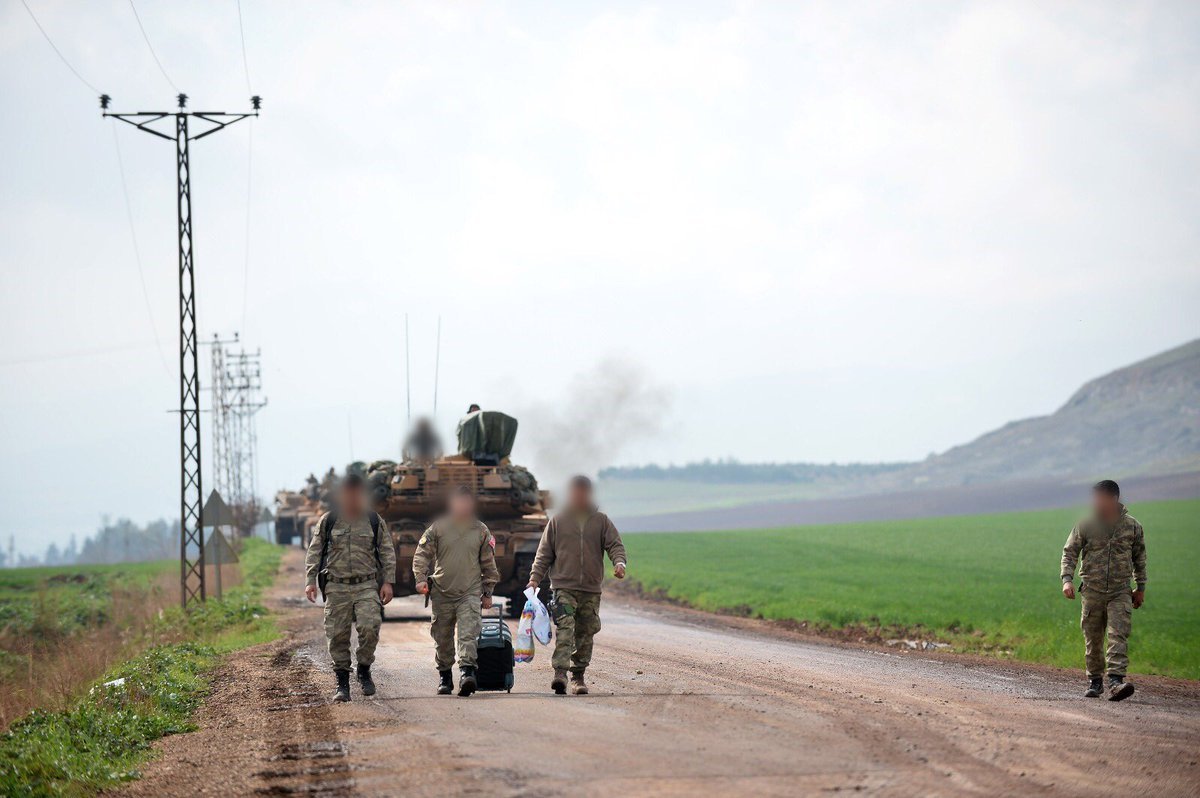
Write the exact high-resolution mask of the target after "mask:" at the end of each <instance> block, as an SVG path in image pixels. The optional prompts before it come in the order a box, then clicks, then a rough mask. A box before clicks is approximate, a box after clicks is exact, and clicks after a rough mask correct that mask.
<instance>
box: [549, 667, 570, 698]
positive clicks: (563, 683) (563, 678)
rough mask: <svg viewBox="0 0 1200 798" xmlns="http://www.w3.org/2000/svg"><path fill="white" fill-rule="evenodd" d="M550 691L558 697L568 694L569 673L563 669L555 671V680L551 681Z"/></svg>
mask: <svg viewBox="0 0 1200 798" xmlns="http://www.w3.org/2000/svg"><path fill="white" fill-rule="evenodd" d="M550 689H551V690H553V691H554V692H555V693H556V694H557V695H566V694H567V672H566V671H565V670H563V669H562V668H555V669H554V678H553V679H551V680H550Z"/></svg>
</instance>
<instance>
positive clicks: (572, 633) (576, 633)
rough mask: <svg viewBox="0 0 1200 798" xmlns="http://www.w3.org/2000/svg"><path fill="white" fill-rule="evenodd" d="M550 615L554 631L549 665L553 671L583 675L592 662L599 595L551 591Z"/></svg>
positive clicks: (576, 591)
mask: <svg viewBox="0 0 1200 798" xmlns="http://www.w3.org/2000/svg"><path fill="white" fill-rule="evenodd" d="M551 612H552V613H553V616H554V625H555V627H557V629H558V632H557V634H556V637H557V640H555V641H554V656H553V657H551V659H550V662H551V664H552V665H554V669H555V670H571V671H574V672H576V673H583V671H584V669H586V668H587V666H588V665H589V664H591V661H592V638H593V637H595V636H596V633H597V632H599V631H600V594H599V593H584V592H583V591H581V590H555V591H554V602H553V609H552V611H551Z"/></svg>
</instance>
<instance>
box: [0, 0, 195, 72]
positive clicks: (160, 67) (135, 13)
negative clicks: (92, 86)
mask: <svg viewBox="0 0 1200 798" xmlns="http://www.w3.org/2000/svg"><path fill="white" fill-rule="evenodd" d="M22 2H24V0H22ZM129 7H130V8H131V9H133V18H134V19H136V20H137V24H138V30H140V31H141V32H142V38H143V39H145V40H146V47H147V49H149V50H150V55H151V56H153V57H154V63H156V64H158V71H159V72H161V73H162V76H163V77H164V78H166V79H167V83H170V84H171V88H172V89H174V90H175V93H176V94H178V93H179V87H178V86H176V85H175V81H173V80H171V76H170V75H168V74H167V70H165V69H164V68H163V65H162V61H159V60H158V53H156V52H154V45H153V44H151V43H150V37H149V36H147V35H146V26H145V25H143V24H142V18H141V17H140V16H139V15H138V11H137V6H135V5H134V4H133V0H129Z"/></svg>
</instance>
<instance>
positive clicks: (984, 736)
mask: <svg viewBox="0 0 1200 798" xmlns="http://www.w3.org/2000/svg"><path fill="white" fill-rule="evenodd" d="M300 583H301V580H300V579H299V562H298V558H297V557H296V556H294V555H290V556H289V558H288V562H287V566H286V570H285V573H284V574H283V578H282V579H281V581H280V588H279V590H278V591H277V595H276V597H275V603H276V606H277V607H278V608H279V609H280V611H281V613H282V617H283V619H284V626H285V629H286V630H287V637H286V639H285V640H283V641H280V642H279V643H276V644H270V645H269V646H266V647H259V648H257V649H249V650H247V651H244V652H238V653H237V654H235V655H234V656H233V658H232V659H231V660H230V662H229V663H228V664H227V666H226V667H225V668H224V669H223V670H222V672H221V673H220V674H219V675H218V679H217V682H216V684H215V687H214V692H213V695H212V696H211V698H210V700H209V701H208V702H207V703H206V704H205V706H204V707H203V708H202V710H201V712H200V715H199V717H198V722H199V726H200V730H199V731H197V732H194V733H192V734H185V735H176V736H174V737H169V738H166V739H165V740H164V741H162V742H161V743H159V744H158V747H159V749H160V751H161V754H162V756H161V758H160V759H159V760H158V761H157V762H155V763H152V764H151V765H150V766H149V767H148V768H147V772H146V777H145V778H144V779H143V780H141V781H139V782H134V783H132V784H130V785H129V786H128V787H127V788H126V790H125V792H126V793H127V794H131V795H155V796H161V795H197V794H204V795H209V794H212V795H222V796H228V795H243V794H255V793H257V794H264V795H295V794H309V795H312V794H317V795H428V796H434V797H436V798H441V797H442V796H470V795H486V796H558V795H562V796H590V795H597V796H599V795H605V796H613V795H620V796H628V795H691V796H695V795H719V794H740V795H789V796H794V795H807V794H817V793H827V792H843V791H844V792H859V793H869V794H878V795H965V794H974V795H1011V794H1022V795H1030V794H1032V795H1081V796H1082V795H1087V796H1103V795H1120V796H1131V795H1133V796H1174V795H1179V796H1184V795H1187V796H1194V795H1197V794H1200V764H1198V760H1200V683H1196V682H1187V681H1180V680H1169V679H1160V678H1151V677H1143V678H1140V679H1138V680H1137V682H1138V685H1139V690H1138V692H1137V694H1136V695H1135V696H1134V697H1133V698H1131V699H1129V700H1127V701H1124V702H1121V703H1110V702H1108V701H1104V700H1097V699H1084V698H1082V696H1081V694H1082V691H1083V688H1084V686H1085V685H1084V684H1083V677H1082V674H1081V673H1080V672H1078V671H1075V672H1066V671H1061V670H1056V669H1051V668H1043V667H1037V666H1028V665H1020V664H1011V663H1001V662H997V661H993V660H983V659H979V658H974V657H966V656H958V655H954V654H944V653H936V654H934V653H926V652H906V653H897V652H895V651H890V650H889V651H879V650H873V649H870V648H862V647H854V646H850V645H845V644H841V645H839V644H836V643H831V642H828V641H824V640H820V639H814V638H809V637H803V636H800V635H796V634H791V633H787V632H782V631H779V630H778V629H775V628H773V627H770V626H769V625H767V624H764V623H762V622H757V621H751V620H743V619H729V618H721V617H716V616H710V615H706V614H703V613H699V612H694V611H691V610H684V609H676V608H671V607H665V606H661V605H656V604H650V603H646V602H642V601H639V600H636V599H630V598H617V597H607V596H606V598H605V603H604V606H603V607H602V610H601V615H602V618H603V623H604V629H603V631H602V632H601V633H600V634H599V635H598V636H597V638H596V656H595V661H594V662H593V667H592V669H591V670H590V671H589V673H588V676H589V681H590V683H591V686H592V694H591V695H588V696H555V695H553V694H551V693H550V691H549V689H548V688H549V681H550V676H551V669H550V663H549V656H548V654H549V651H547V650H546V649H544V648H539V650H538V653H537V657H536V660H535V661H534V662H533V663H530V664H521V665H518V666H517V674H516V678H517V684H516V688H515V689H514V690H513V692H512V693H511V694H505V693H477V694H476V695H474V696H472V697H470V698H459V697H457V696H437V695H435V694H434V689H435V682H436V673H435V671H434V667H433V661H432V660H433V650H432V641H431V640H430V639H429V635H428V624H427V620H426V619H427V617H428V616H427V613H426V612H425V611H424V610H423V609H422V607H421V604H420V602H418V601H417V600H415V599H413V598H408V599H398V600H397V601H396V602H393V604H392V605H391V606H389V607H388V615H389V621H388V622H387V623H385V625H384V629H383V638H382V643H381V645H380V649H379V655H378V661H377V662H376V665H375V674H376V681H377V682H378V684H379V694H378V695H376V696H375V697H374V698H370V699H365V698H363V697H362V696H361V695H360V694H359V693H358V689H357V685H355V686H354V690H353V696H354V700H353V701H352V702H351V703H350V704H342V705H331V704H330V703H329V702H328V697H329V695H330V693H331V692H332V676H331V674H330V672H329V670H328V665H327V657H326V655H325V653H324V646H323V638H322V635H321V629H320V619H321V610H320V607H318V606H312V605H309V604H307V603H306V602H303V601H302V600H298V599H297V598H296V595H295V594H296V592H297V591H296V590H292V589H290V588H291V586H292V585H298V584H300ZM1135 637H1136V630H1135ZM1081 645H1082V644H1081ZM1135 657H1136V654H1135Z"/></svg>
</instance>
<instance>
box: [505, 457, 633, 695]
mask: <svg viewBox="0 0 1200 798" xmlns="http://www.w3.org/2000/svg"><path fill="white" fill-rule="evenodd" d="M605 552H607V553H608V559H609V560H611V561H612V564H613V576H615V577H616V578H617V579H624V578H625V563H626V557H625V546H624V544H622V543H621V535H620V533H619V532H617V528H616V527H615V526H613V522H612V521H610V520H609V518H608V516H607V515H605V514H604V513H602V512H600V511H599V510H597V509H596V503H595V501H594V497H593V492H592V481H591V480H590V479H588V478H587V477H585V476H576V477H572V478H571V482H570V484H569V486H568V490H567V506H566V508H565V509H564V510H563V512H561V513H559V514H558V515H556V516H554V517H553V518H551V519H550V522H549V523H548V524H546V529H545V531H543V532H542V540H541V542H540V543H539V544H538V549H537V556H536V557H535V558H534V561H533V570H532V572H531V573H530V575H529V585H528V587H532V588H534V589H537V587H538V585H540V584H541V582H542V580H543V579H545V578H546V574H547V573H549V574H550V586H551V587H552V588H553V590H554V597H553V599H552V600H551V602H550V614H551V615H552V616H553V618H554V625H555V626H556V627H557V628H558V640H557V641H556V642H555V644H554V655H553V657H552V658H551V663H552V664H553V665H554V678H553V679H552V680H551V682H550V688H551V689H552V690H554V692H555V693H557V694H559V695H563V694H564V693H566V692H567V671H568V670H569V671H570V674H571V675H570V681H571V692H573V693H574V694H575V695H587V691H588V688H587V682H586V681H584V676H583V675H584V672H585V671H586V670H587V667H588V665H589V664H590V663H591V661H592V638H593V637H595V636H596V633H597V632H599V631H600V591H601V583H602V582H603V581H604V554H605Z"/></svg>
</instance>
